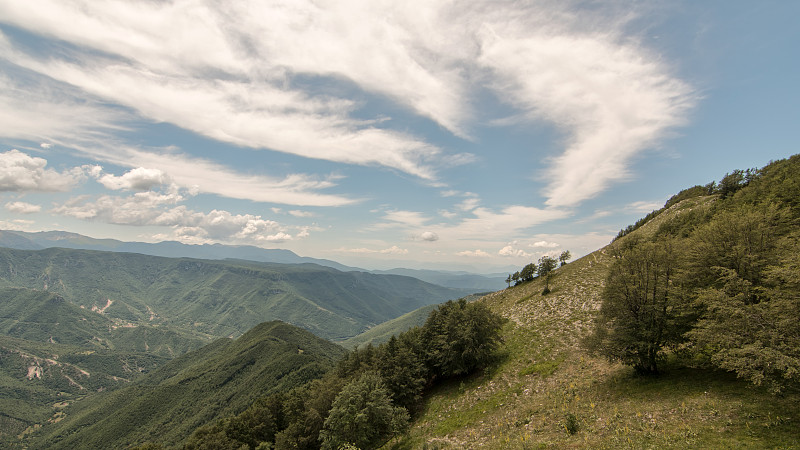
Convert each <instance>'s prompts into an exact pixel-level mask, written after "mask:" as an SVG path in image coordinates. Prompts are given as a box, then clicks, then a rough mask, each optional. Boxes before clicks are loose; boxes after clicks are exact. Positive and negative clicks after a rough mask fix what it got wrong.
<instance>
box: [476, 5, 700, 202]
mask: <svg viewBox="0 0 800 450" xmlns="http://www.w3.org/2000/svg"><path fill="white" fill-rule="evenodd" d="M550 5H551V6H552V5H554V4H553V3H550ZM538 6H539V5H531V7H530V10H529V12H530V14H529V15H527V16H525V18H524V19H521V18H520V16H519V15H508V14H507V11H502V9H501V10H500V11H498V12H497V14H494V15H493V16H492V17H493V18H494V19H495V21H491V20H490V21H488V23H486V25H485V26H484V27H483V28H482V30H481V34H480V40H481V43H482V47H481V50H482V51H481V56H480V61H481V63H482V64H483V65H484V66H485V67H486V68H488V69H489V70H491V71H492V73H493V80H494V81H493V87H494V90H495V92H497V93H498V95H499V96H500V97H501V98H503V99H504V100H506V101H507V102H508V103H509V104H511V105H513V106H515V107H516V108H517V109H518V110H519V111H521V114H523V115H525V116H527V119H526V120H540V119H544V120H546V121H549V122H551V123H553V124H555V125H556V126H557V127H558V128H560V129H561V130H562V131H563V132H564V133H565V134H566V136H567V137H566V139H565V144H566V149H565V151H564V152H563V153H562V154H561V155H559V156H557V157H555V158H553V160H552V163H551V165H550V168H549V169H548V177H549V178H550V180H551V182H552V184H551V187H550V188H549V189H548V191H547V196H548V200H547V205H549V206H554V207H557V206H571V205H575V204H578V203H580V202H581V201H583V200H586V199H588V198H591V197H593V196H595V195H597V194H598V193H599V192H601V191H602V190H604V189H605V188H607V187H608V185H609V184H610V183H612V182H615V181H619V180H623V179H625V178H626V177H628V176H629V172H628V164H629V162H630V160H631V158H632V157H633V156H634V155H636V154H638V153H640V152H642V151H644V150H646V149H648V148H651V147H652V146H654V145H655V144H656V143H657V142H658V140H659V139H661V138H663V137H664V136H665V134H666V133H667V132H668V131H669V130H670V129H671V128H674V127H676V126H679V125H682V124H683V123H684V120H685V116H686V113H687V111H688V110H689V109H690V108H691V107H692V105H693V104H694V103H695V101H696V99H695V97H694V96H693V94H692V91H691V88H690V87H689V86H688V85H686V84H685V83H683V82H681V81H680V80H678V79H676V78H673V77H671V76H670V74H669V71H668V69H667V68H666V67H665V65H664V64H663V63H662V62H660V61H659V59H658V57H657V56H654V55H651V54H649V53H648V52H647V51H645V50H644V49H643V48H642V47H641V46H639V45H637V44H636V43H635V41H634V40H633V39H631V37H630V36H626V37H622V36H621V35H620V32H621V27H622V25H623V24H622V23H614V20H613V19H612V20H605V18H603V17H602V15H601V16H595V15H591V14H590V15H586V16H581V15H579V14H575V13H568V14H561V15H560V16H558V14H553V11H547V10H542V9H541V8H538ZM535 9H539V10H538V11H536V10H535ZM560 12H561V13H567V11H560ZM553 18H558V19H560V20H553ZM592 21H593V22H594V23H591V22H592ZM598 24H599V25H600V26H598Z"/></svg>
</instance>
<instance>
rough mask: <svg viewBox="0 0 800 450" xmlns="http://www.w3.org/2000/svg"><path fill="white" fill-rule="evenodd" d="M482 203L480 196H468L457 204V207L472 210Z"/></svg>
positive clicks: (462, 209)
mask: <svg viewBox="0 0 800 450" xmlns="http://www.w3.org/2000/svg"><path fill="white" fill-rule="evenodd" d="M480 204H481V201H480V199H478V198H468V199H465V200H464V201H462V202H461V203H459V204H458V205H456V208H458V209H460V210H461V211H472V210H473V209H475V208H477V207H478V205H480Z"/></svg>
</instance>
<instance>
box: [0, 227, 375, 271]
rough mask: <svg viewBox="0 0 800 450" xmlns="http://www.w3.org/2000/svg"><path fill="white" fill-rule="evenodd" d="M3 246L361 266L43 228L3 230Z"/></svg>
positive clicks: (279, 251)
mask: <svg viewBox="0 0 800 450" xmlns="http://www.w3.org/2000/svg"><path fill="white" fill-rule="evenodd" d="M0 246H2V247H8V248H16V249H20V250H38V249H43V248H53V247H60V248H72V249H81V250H98V251H111V252H125V253H141V254H143V255H152V256H164V257H168V258H197V259H229V258H230V259H244V260H250V261H259V262H271V263H281V264H303V263H312V264H319V265H321V266H325V267H332V268H334V269H337V270H341V271H350V270H361V269H357V268H353V267H348V266H345V265H343V264H339V263H337V262H335V261H330V260H327V259H316V258H307V257H303V256H298V255H297V254H296V253H294V252H292V251H290V250H283V249H266V248H261V247H254V246H248V245H221V244H202V245H190V244H183V243H181V242H175V241H165V242H158V243H146V242H124V241H118V240H116V239H94V238H91V237H88V236H83V235H80V234H76V233H69V232H66V231H41V232H36V233H28V232H24V231H0Z"/></svg>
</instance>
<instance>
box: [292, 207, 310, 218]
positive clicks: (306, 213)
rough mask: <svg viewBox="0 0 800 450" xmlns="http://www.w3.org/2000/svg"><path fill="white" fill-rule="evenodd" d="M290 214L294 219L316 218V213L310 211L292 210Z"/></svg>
mask: <svg viewBox="0 0 800 450" xmlns="http://www.w3.org/2000/svg"><path fill="white" fill-rule="evenodd" d="M289 214H290V215H292V216H294V217H314V213H312V212H310V211H300V210H296V209H295V210H291V211H289Z"/></svg>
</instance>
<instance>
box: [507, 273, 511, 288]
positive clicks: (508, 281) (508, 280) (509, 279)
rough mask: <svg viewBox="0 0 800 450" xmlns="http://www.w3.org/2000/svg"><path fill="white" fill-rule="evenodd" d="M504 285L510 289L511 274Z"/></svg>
mask: <svg viewBox="0 0 800 450" xmlns="http://www.w3.org/2000/svg"><path fill="white" fill-rule="evenodd" d="M506 284H508V287H511V274H508V278H506Z"/></svg>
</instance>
